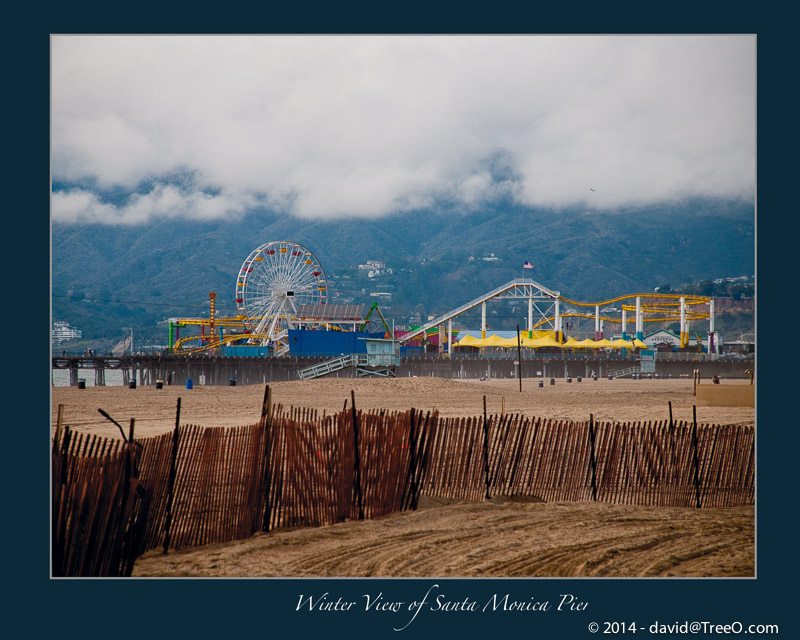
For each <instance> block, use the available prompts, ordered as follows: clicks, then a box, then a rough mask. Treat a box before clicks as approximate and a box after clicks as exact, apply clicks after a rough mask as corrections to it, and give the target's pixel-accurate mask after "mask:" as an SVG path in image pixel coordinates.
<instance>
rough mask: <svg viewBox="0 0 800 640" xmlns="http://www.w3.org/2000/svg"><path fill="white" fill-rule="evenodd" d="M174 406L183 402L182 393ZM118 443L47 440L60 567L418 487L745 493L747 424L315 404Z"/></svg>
mask: <svg viewBox="0 0 800 640" xmlns="http://www.w3.org/2000/svg"><path fill="white" fill-rule="evenodd" d="M179 406H180V405H179ZM177 422H178V421H177V420H176V427H175V430H174V431H173V433H168V434H164V435H162V436H157V437H153V438H145V439H140V440H137V441H136V442H135V443H120V442H119V441H118V440H104V439H101V438H96V437H91V438H88V437H83V436H78V437H77V438H75V437H73V436H71V435H70V434H69V430H68V429H67V430H66V437H65V440H70V442H61V443H60V444H59V443H57V442H54V455H53V526H54V531H53V565H54V574H55V575H129V573H130V570H131V568H132V562H133V558H135V557H137V556H138V555H141V553H144V552H145V551H148V550H152V549H157V548H163V549H164V551H165V552H166V551H167V550H169V549H177V548H185V547H191V546H198V545H204V544H210V543H217V542H227V541H230V540H237V539H244V538H247V537H249V536H251V535H253V534H254V533H256V532H258V531H268V530H274V529H280V528H286V527H301V526H321V525H327V524H334V523H336V522H342V521H344V520H347V519H350V520H355V519H365V518H375V517H380V516H383V515H387V514H389V513H393V512H396V511H401V510H405V509H415V508H416V506H417V502H418V499H419V496H420V495H422V494H425V495H430V496H438V497H445V498H456V499H468V500H482V499H485V498H488V497H491V496H494V495H524V496H536V497H539V498H541V499H542V500H544V501H548V502H550V501H586V500H598V501H604V502H611V503H621V504H637V505H660V506H689V507H697V508H701V507H721V506H734V505H743V504H752V503H753V500H754V466H755V465H754V459H755V456H754V439H755V438H754V429H753V427H750V426H741V425H740V426H735V425H734V426H719V425H697V424H695V423H684V422H681V423H672V422H669V423H668V422H663V423H661V422H659V423H649V422H648V423H634V424H628V423H595V422H594V420H593V419H590V420H589V421H587V422H570V421H559V420H550V419H545V418H529V417H524V416H521V415H518V414H511V415H502V416H498V415H492V416H487V415H486V414H484V416H481V417H469V418H442V417H440V416H439V415H438V414H437V413H436V412H427V413H422V412H419V411H415V410H414V409H411V410H409V411H407V412H385V411H370V412H363V411H356V410H355V407H354V406H351V408H350V410H347V409H343V410H342V411H341V412H339V413H337V414H330V415H324V414H323V415H319V414H318V413H317V412H315V411H310V410H301V409H295V408H287V409H284V408H283V407H280V406H278V407H275V408H271V409H270V412H269V415H265V416H262V421H261V422H259V423H258V424H255V425H250V426H242V427H234V428H201V427H197V426H177Z"/></svg>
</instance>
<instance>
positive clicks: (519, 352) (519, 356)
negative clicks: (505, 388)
mask: <svg viewBox="0 0 800 640" xmlns="http://www.w3.org/2000/svg"><path fill="white" fill-rule="evenodd" d="M517 360H518V362H519V364H518V365H517V377H518V378H519V392H520V393H522V345H521V341H520V338H519V325H517Z"/></svg>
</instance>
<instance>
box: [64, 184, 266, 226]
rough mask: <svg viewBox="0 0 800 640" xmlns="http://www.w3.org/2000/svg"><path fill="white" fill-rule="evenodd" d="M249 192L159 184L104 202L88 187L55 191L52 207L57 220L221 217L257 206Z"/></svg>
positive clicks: (115, 221)
mask: <svg viewBox="0 0 800 640" xmlns="http://www.w3.org/2000/svg"><path fill="white" fill-rule="evenodd" d="M257 204H258V203H257V202H256V200H255V199H254V198H253V197H252V196H250V195H247V194H244V195H242V194H239V195H230V194H209V193H205V192H202V191H198V190H193V189H182V188H179V187H176V186H174V185H157V186H156V187H155V188H154V189H153V190H152V191H150V192H149V193H145V194H134V195H132V196H130V197H129V198H128V199H127V200H126V202H125V203H124V204H122V205H112V204H108V203H103V202H102V201H101V200H100V198H99V197H98V196H97V195H96V194H94V193H92V192H91V191H87V190H86V189H70V190H65V191H56V192H55V193H54V194H53V198H52V202H51V208H52V219H53V221H54V222H62V223H74V222H82V223H110V224H141V223H146V222H150V221H151V220H153V219H154V218H155V219H159V218H161V219H163V218H193V219H199V220H203V219H205V220H209V219H221V218H225V217H226V216H229V215H232V214H233V215H235V214H241V213H244V212H245V211H246V210H247V209H248V208H251V207H254V206H256V205H257Z"/></svg>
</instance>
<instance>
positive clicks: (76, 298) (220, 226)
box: [52, 200, 755, 343]
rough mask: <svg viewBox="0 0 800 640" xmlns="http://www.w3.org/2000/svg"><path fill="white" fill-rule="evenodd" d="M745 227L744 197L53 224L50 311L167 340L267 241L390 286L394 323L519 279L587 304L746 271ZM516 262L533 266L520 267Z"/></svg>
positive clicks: (341, 276)
mask: <svg viewBox="0 0 800 640" xmlns="http://www.w3.org/2000/svg"><path fill="white" fill-rule="evenodd" d="M754 235H755V215H754V207H753V204H752V203H743V202H737V201H733V202H731V201H713V200H703V201H687V202H680V203H670V204H663V205H660V206H651V207H638V208H628V209H625V210H621V211H616V212H601V211H588V210H584V209H572V210H566V211H565V210H558V211H556V210H546V209H531V208H524V207H519V206H511V205H509V206H502V207H501V206H497V207H493V208H487V209H481V210H476V211H454V210H446V209H441V210H427V211H416V212H413V213H409V214H404V215H399V214H398V215H394V216H388V217H384V218H378V219H355V218H353V219H344V220H337V221H322V220H306V219H299V218H294V217H290V216H286V215H282V214H278V213H275V212H270V211H256V212H251V213H249V214H248V215H245V216H243V217H241V218H236V219H230V220H224V221H203V222H198V221H189V220H179V219H169V220H164V221H162V222H158V223H150V224H147V225H142V226H121V225H117V226H104V225H66V224H59V223H56V224H53V227H52V288H53V307H52V308H53V311H52V313H53V319H54V320H66V321H68V322H69V323H70V324H71V325H73V326H75V327H77V328H79V329H81V330H82V331H83V336H84V338H87V339H89V340H108V341H110V340H114V341H116V340H119V339H120V338H121V337H122V336H123V335H124V334H125V331H127V329H123V327H128V328H130V327H134V328H135V330H136V331H137V332H138V333H137V335H139V336H140V337H139V338H138V339H137V343H138V342H139V340H142V341H144V342H143V343H145V342H147V341H151V342H160V343H164V342H165V340H166V332H167V328H166V324H165V321H166V319H167V318H169V317H175V316H178V317H193V316H200V315H207V314H208V307H209V305H208V293H209V292H210V291H216V292H217V300H216V305H217V313H218V314H219V315H234V314H235V312H236V305H235V303H234V288H235V282H236V275H237V273H238V271H239V268H240V266H241V264H242V262H243V260H244V259H245V258H246V257H247V255H248V254H249V253H250V251H252V250H253V249H254V248H256V247H257V246H258V245H260V244H262V243H264V242H268V241H271V240H291V241H294V242H298V243H300V244H302V245H304V246H305V247H307V248H308V249H310V250H311V251H312V252H313V253H314V254H315V255H316V256H317V258H318V259H319V261H320V263H321V264H322V266H323V268H324V269H325V273H326V275H327V277H328V282H329V291H330V294H331V296H332V300H333V301H336V300H337V299H340V300H343V301H353V302H357V303H364V304H370V303H371V301H372V300H374V298H370V296H369V293H370V292H374V291H389V292H391V293H392V302H391V303H388V302H386V303H384V302H381V307H382V309H383V310H384V312H385V315H387V316H391V317H392V318H394V319H395V320H396V321H397V322H398V323H403V322H408V321H411V320H412V319H413V318H412V316H413V314H414V313H419V314H421V315H423V316H424V315H425V314H428V313H441V312H444V311H447V310H448V309H451V308H453V307H455V306H458V305H460V304H462V303H464V302H466V301H468V300H471V299H472V298H475V297H477V296H478V295H481V294H482V293H485V292H487V291H489V290H491V289H493V288H495V287H497V286H499V285H501V284H503V283H505V282H507V281H508V280H511V279H513V278H516V277H523V276H524V277H532V278H534V279H535V280H536V281H537V282H539V283H541V284H543V285H544V286H547V287H549V288H552V289H556V290H558V291H560V292H561V294H562V295H564V296H566V297H568V298H572V299H574V300H581V301H586V302H592V301H600V300H603V299H607V298H610V297H613V296H616V295H620V294H627V293H637V292H648V291H653V289H654V288H655V287H657V286H659V285H662V284H664V283H667V282H669V283H672V285H673V286H679V285H680V284H682V283H690V282H697V281H699V280H702V279H707V278H711V279H713V278H720V277H729V276H739V275H745V274H753V273H754V271H755V238H754ZM490 254H493V256H492V255H490ZM484 258H489V260H485V259H484ZM491 258H495V259H491ZM367 260H378V261H382V262H385V263H386V265H387V267H388V268H390V269H391V270H392V274H387V273H385V272H384V273H382V274H381V275H380V276H379V277H377V278H373V279H368V278H367V277H366V273H365V272H364V270H359V269H358V264H360V263H361V264H363V263H365V262H366V261H367ZM525 260H528V261H530V262H532V263H533V264H534V266H535V268H534V270H533V271H528V270H526V271H525V272H523V270H522V263H523V261H525ZM362 290H363V292H362ZM523 315H524V314H523ZM159 323H161V324H159Z"/></svg>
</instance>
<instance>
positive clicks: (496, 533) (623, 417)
mask: <svg viewBox="0 0 800 640" xmlns="http://www.w3.org/2000/svg"><path fill="white" fill-rule="evenodd" d="M705 383H706V384H710V382H708V381H706V382H705ZM723 384H749V381H727V380H726V381H723ZM270 388H271V391H272V398H273V402H274V403H276V404H283V405H285V406H296V407H308V408H313V409H316V410H318V411H320V412H322V411H325V412H328V413H330V412H336V411H339V410H340V409H341V408H342V406H343V405H344V402H345V400H347V402H348V406H349V402H350V394H351V391H352V392H354V393H355V398H356V406H357V407H359V408H361V409H365V410H368V409H386V410H403V411H404V410H406V409H409V408H411V407H414V408H416V409H419V410H422V411H427V410H434V409H435V410H438V411H439V413H440V414H441V415H443V416H469V415H481V414H482V413H483V397H484V396H486V404H487V411H488V412H489V413H500V412H501V411H505V412H506V413H523V414H525V415H526V416H540V417H547V418H559V419H567V420H576V421H578V420H580V421H584V420H587V419H588V417H589V415H590V414H592V415H593V416H594V419H595V420H596V421H618V422H632V421H642V422H646V421H663V420H668V419H669V407H670V404H671V407H672V414H673V417H674V419H675V420H686V421H691V420H692V414H693V409H692V407H693V405H694V404H695V402H694V401H695V398H694V396H693V383H692V381H691V380H686V379H680V380H676V379H669V380H661V379H656V380H646V379H645V380H606V379H600V380H597V381H595V380H592V379H583V380H582V381H581V382H577V380H575V379H573V381H572V383H567V382H566V381H565V380H564V379H557V380H556V384H555V385H552V386H551V385H550V384H549V380H545V381H544V386H543V387H539V386H538V380H535V379H525V380H523V390H522V392H520V391H519V382H518V381H517V380H491V381H454V380H444V379H439V378H404V379H321V380H311V381H298V382H278V383H273V384H271V385H270ZM263 397H264V386H263V385H254V386H236V387H195V388H194V389H185V388H179V387H164V388H163V389H155V387H142V386H140V387H138V388H136V389H129V388H127V387H88V388H86V389H78V388H77V387H54V388H53V389H52V416H53V420H52V426H53V427H54V426H55V423H56V416H57V411H58V406H59V405H63V421H64V424H66V425H69V426H70V427H71V428H73V429H75V430H77V431H80V432H84V433H96V434H98V435H102V436H106V437H120V436H119V431H118V429H117V427H116V426H115V425H113V424H112V423H111V422H109V421H108V420H107V419H106V418H104V417H103V416H102V415H101V414H100V413H99V412H98V409H103V410H104V411H106V412H107V413H108V414H109V415H110V416H111V417H113V418H114V419H115V420H116V421H117V422H119V423H120V424H121V425H124V426H125V427H126V428H127V426H128V425H129V424H130V421H131V419H133V420H134V425H135V434H136V437H137V438H143V437H147V436H151V435H156V434H160V433H164V432H167V431H170V430H171V429H173V428H174V425H175V416H176V406H177V400H178V398H180V399H181V414H180V423H181V424H187V425H188V424H195V425H200V426H206V427H227V426H238V425H244V424H251V423H254V422H256V421H257V420H258V417H259V415H260V411H261V404H262V400H263ZM696 411H697V421H698V422H699V423H708V424H723V425H724V424H755V410H754V408H752V407H697V408H696ZM754 539H755V516H754V508H753V507H752V506H749V507H735V508H726V509H684V508H663V507H637V506H631V505H610V504H603V503H563V502H558V503H543V502H539V501H533V500H525V499H521V498H510V497H505V496H494V497H493V498H492V499H491V500H488V501H483V502H465V501H445V500H440V499H435V498H430V497H424V498H423V500H422V501H421V504H420V508H419V509H418V510H417V511H411V512H403V513H396V514H392V515H390V516H387V517H385V518H380V519H376V520H372V521H365V522H343V523H340V524H337V525H332V526H327V527H320V528H307V529H294V530H277V531H271V532H269V533H263V534H257V535H255V536H253V537H252V538H250V539H248V540H242V541H237V542H232V543H228V544H224V545H209V546H205V547H201V548H195V549H184V550H180V551H170V553H169V554H168V555H164V554H163V553H161V552H159V551H152V552H150V553H148V554H146V555H145V556H143V557H141V558H140V559H139V560H137V562H136V566H135V569H134V575H135V576H183V577H186V576H196V577H209V576H247V577H261V576H297V577H300V576H303V577H309V576H351V577H352V576H356V577H358V576H373V577H374V576H381V577H392V576H394V577H423V576H425V577H438V576H442V577H478V576H484V577H485V576H496V577H503V576H508V577H512V576H753V575H754V572H755V550H754Z"/></svg>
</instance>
